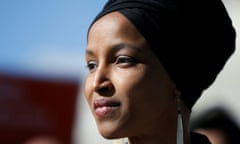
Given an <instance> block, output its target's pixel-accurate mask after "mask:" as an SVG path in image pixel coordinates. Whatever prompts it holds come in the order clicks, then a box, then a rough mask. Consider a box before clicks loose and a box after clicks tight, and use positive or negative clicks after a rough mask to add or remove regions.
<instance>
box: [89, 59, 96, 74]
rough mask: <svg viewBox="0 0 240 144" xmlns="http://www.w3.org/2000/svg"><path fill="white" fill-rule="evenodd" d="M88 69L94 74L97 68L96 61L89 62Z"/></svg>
mask: <svg viewBox="0 0 240 144" xmlns="http://www.w3.org/2000/svg"><path fill="white" fill-rule="evenodd" d="M87 68H88V70H89V71H90V72H93V71H94V70H95V69H96V68H97V62H95V61H89V62H88V63H87Z"/></svg>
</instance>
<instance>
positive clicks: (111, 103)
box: [93, 98, 120, 109]
mask: <svg viewBox="0 0 240 144" xmlns="http://www.w3.org/2000/svg"><path fill="white" fill-rule="evenodd" d="M93 104H94V109H96V108H98V107H104V106H112V107H113V106H120V102H119V101H116V100H109V99H105V98H101V99H95V100H94V102H93Z"/></svg>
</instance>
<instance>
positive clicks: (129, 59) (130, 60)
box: [115, 56, 137, 66]
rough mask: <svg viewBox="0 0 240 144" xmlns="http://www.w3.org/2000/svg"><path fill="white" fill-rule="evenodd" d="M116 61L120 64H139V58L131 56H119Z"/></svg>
mask: <svg viewBox="0 0 240 144" xmlns="http://www.w3.org/2000/svg"><path fill="white" fill-rule="evenodd" d="M115 63H116V64H118V65H120V66H132V65H135V64H137V60H136V59H135V58H133V57H130V56H118V57H117V59H116V62H115Z"/></svg>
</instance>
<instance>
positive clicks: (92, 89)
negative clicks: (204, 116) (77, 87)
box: [85, 0, 235, 144]
mask: <svg viewBox="0 0 240 144" xmlns="http://www.w3.org/2000/svg"><path fill="white" fill-rule="evenodd" d="M203 10H204V11H203ZM234 48H235V31H234V29H233V27H232V24H231V20H230V18H229V16H228V14H227V12H226V10H225V8H224V6H223V4H222V3H221V1H218V0H212V1H207V4H206V3H205V2H204V0H202V1H190V0H189V1H187V0H185V1H181V2H179V1H177V0H176V1H174V0H110V1H109V2H108V3H107V4H106V5H105V7H104V8H103V10H102V11H101V12H100V13H99V15H98V16H97V17H96V18H95V20H94V21H93V23H92V25H91V26H90V29H89V33H88V47H87V50H86V62H87V67H88V69H89V74H88V77H87V80H86V84H85V95H86V99H87V101H88V104H89V106H90V109H91V110H92V113H93V115H94V117H95V120H96V123H97V126H98V129H99V131H100V133H101V135H102V136H103V137H105V138H108V139H115V138H124V137H127V138H128V143H129V144H160V143H163V144H183V143H184V144H188V143H194V144H196V143H201V144H204V143H208V141H207V140H206V138H205V137H203V136H200V135H196V134H193V133H189V132H188V120H189V114H190V111H191V108H192V106H193V104H194V103H195V101H196V100H197V99H198V98H199V97H200V95H201V93H202V91H203V90H204V89H206V88H207V87H208V86H209V85H210V84H211V83H212V82H213V81H214V80H215V78H216V76H217V74H218V73H219V72H220V71H221V69H222V68H223V66H224V64H225V62H226V61H227V59H228V58H229V56H230V55H231V54H232V53H233V51H234Z"/></svg>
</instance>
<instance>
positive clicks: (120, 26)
mask: <svg viewBox="0 0 240 144" xmlns="http://www.w3.org/2000/svg"><path fill="white" fill-rule="evenodd" d="M116 45H118V46H119V45H120V46H122V45H125V46H126V45H130V46H131V47H136V48H143V46H144V45H146V41H145V39H144V37H143V36H142V35H141V34H140V33H139V32H138V31H137V30H136V28H135V27H134V26H133V25H132V23H131V22H129V20H128V19H127V18H126V17H125V16H123V15H122V14H120V13H119V12H113V13H109V14H107V15H105V16H103V17H102V18H100V19H99V20H97V21H96V22H95V23H94V24H93V25H92V27H91V29H90V31H89V35H88V47H87V53H89V52H91V51H95V52H97V51H99V50H101V51H102V50H103V49H105V48H109V47H114V46H116Z"/></svg>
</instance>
